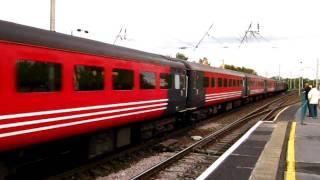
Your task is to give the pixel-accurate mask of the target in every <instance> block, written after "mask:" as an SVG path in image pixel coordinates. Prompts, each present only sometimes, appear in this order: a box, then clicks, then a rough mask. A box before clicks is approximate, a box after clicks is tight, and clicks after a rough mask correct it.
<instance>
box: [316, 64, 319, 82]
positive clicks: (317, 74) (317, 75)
mask: <svg viewBox="0 0 320 180" xmlns="http://www.w3.org/2000/svg"><path fill="white" fill-rule="evenodd" d="M316 69H317V72H316V87H317V88H318V83H319V82H318V77H319V59H318V58H317V67H316Z"/></svg>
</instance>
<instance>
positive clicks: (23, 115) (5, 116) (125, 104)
mask: <svg viewBox="0 0 320 180" xmlns="http://www.w3.org/2000/svg"><path fill="white" fill-rule="evenodd" d="M167 101H168V99H158V100H151V101H136V102H127V103H117V104H107V105H97V106H86V107H78V108H69V109H58V110H49V111H38V112H28V113H18V114H8V115H0V120H4V119H13V118H22V117H30V116H40V115H49V114H57V113H67V112H76V111H84V110H93V109H103V108H111V107H121V106H130V105H139V104H148V103H157V102H167Z"/></svg>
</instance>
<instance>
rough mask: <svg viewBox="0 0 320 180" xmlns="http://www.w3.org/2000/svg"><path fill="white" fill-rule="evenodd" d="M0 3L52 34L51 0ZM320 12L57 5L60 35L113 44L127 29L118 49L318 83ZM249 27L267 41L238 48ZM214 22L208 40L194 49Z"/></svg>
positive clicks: (271, 3)
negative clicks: (179, 56)
mask: <svg viewBox="0 0 320 180" xmlns="http://www.w3.org/2000/svg"><path fill="white" fill-rule="evenodd" d="M0 2H1V6H0V19H1V20H6V21H11V22H15V23H20V24H25V25H29V26H33V27H38V28H42V29H49V27H50V26H49V22H50V21H49V19H50V0H27V1H22V0H0ZM319 7H320V6H319V2H318V1H316V0H308V1H302V0H299V1H298V0H241V1H239V0H223V1H221V0H220V1H218V0H158V1H151V0H134V1H133V0H107V1H106V0H56V31H57V32H60V33H65V34H71V31H73V34H74V35H75V36H80V37H84V38H89V39H94V40H98V41H102V42H106V43H113V42H114V40H115V38H116V36H117V34H118V33H119V31H120V29H121V28H123V29H126V31H127V32H126V40H118V41H117V43H116V44H117V45H120V46H126V47H130V48H134V49H139V50H143V51H147V52H153V53H159V54H163V55H170V56H175V54H176V53H177V52H181V53H184V54H186V55H187V56H188V57H189V59H190V60H192V61H197V60H198V59H199V58H201V57H207V58H208V59H209V61H210V62H211V64H212V65H213V66H220V65H221V63H222V61H224V62H225V63H226V64H233V65H237V66H245V67H249V68H254V69H256V70H257V72H258V73H259V74H260V75H263V76H266V75H267V76H268V77H270V76H276V75H278V71H279V65H280V67H281V68H280V73H281V76H283V77H288V76H295V77H297V76H299V75H300V74H303V75H304V76H306V77H309V78H314V77H315V74H316V59H317V58H320V22H319V17H320V11H319ZM250 23H252V24H253V30H256V24H257V23H259V24H260V35H261V36H262V37H260V38H258V39H254V38H249V39H248V42H247V43H244V44H243V45H241V47H240V48H239V44H240V39H241V37H242V36H243V35H244V33H245V31H246V29H247V28H248V26H249V24H250ZM211 24H213V27H212V29H211V30H210V31H209V36H206V37H205V38H204V40H203V42H202V43H201V44H200V45H199V47H198V48H197V49H195V48H193V47H194V46H195V45H196V44H197V43H198V41H199V40H200V39H201V37H202V36H203V35H204V34H205V32H206V31H207V30H208V28H209V27H210V25H211ZM0 28H1V27H0ZM78 28H81V29H85V30H88V31H89V33H88V34H85V33H81V32H80V33H79V32H77V31H76V29H78ZM121 35H122V36H124V32H122V33H121ZM181 47H186V49H181ZM300 61H302V65H301V64H300Z"/></svg>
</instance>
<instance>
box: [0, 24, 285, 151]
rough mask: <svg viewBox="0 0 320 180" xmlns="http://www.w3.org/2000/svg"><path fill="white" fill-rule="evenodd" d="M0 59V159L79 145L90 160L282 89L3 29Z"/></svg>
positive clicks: (79, 41) (73, 40) (152, 57)
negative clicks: (61, 145)
mask: <svg viewBox="0 0 320 180" xmlns="http://www.w3.org/2000/svg"><path fill="white" fill-rule="evenodd" d="M0 52H1V53H0V84H1V85H0V99H1V101H0V107H1V108H0V152H1V153H0V156H1V154H6V153H8V152H20V151H22V150H25V149H33V148H38V147H39V146H41V145H43V144H48V143H49V144H50V143H51V142H52V143H54V142H64V141H65V140H67V139H68V140H70V139H72V138H76V137H81V138H83V140H82V141H81V142H82V143H83V144H82V145H85V146H77V148H81V147H83V148H88V152H89V154H90V157H96V156H98V155H100V154H102V153H105V152H110V151H113V150H115V149H118V148H121V147H125V146H127V145H129V144H131V143H132V142H133V141H135V140H136V139H147V138H150V137H152V136H154V135H156V134H157V133H159V132H162V131H167V130H169V129H172V127H173V126H176V125H178V126H179V125H182V124H184V123H187V122H190V121H196V120H198V119H200V118H201V117H203V116H209V115H213V114H215V113H217V112H219V111H220V110H229V109H232V108H234V107H236V106H240V105H242V104H244V103H246V102H250V101H253V100H258V99H260V98H262V97H265V96H269V95H271V94H274V93H277V92H282V91H285V90H286V89H287V85H286V84H285V83H284V82H280V81H276V80H273V79H267V78H264V77H261V76H256V75H249V74H245V73H241V72H235V71H231V70H225V69H220V68H213V67H210V66H206V65H201V64H197V63H193V62H189V61H183V60H179V59H175V58H171V57H166V56H162V55H157V54H152V53H147V52H142V51H138V50H133V49H129V48H124V47H119V46H114V45H110V44H106V43H102V42H97V41H93V40H88V39H83V38H79V37H74V36H70V35H65V34H61V33H57V32H51V31H47V30H42V29H37V28H33V27H28V26H24V25H19V24H15V23H11V22H5V21H0ZM66 142H67V141H66ZM68 142H69V141H68Z"/></svg>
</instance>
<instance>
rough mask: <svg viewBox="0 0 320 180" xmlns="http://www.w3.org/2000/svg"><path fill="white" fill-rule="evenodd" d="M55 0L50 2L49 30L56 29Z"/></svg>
mask: <svg viewBox="0 0 320 180" xmlns="http://www.w3.org/2000/svg"><path fill="white" fill-rule="evenodd" d="M55 16H56V0H51V3H50V31H56V26H55V24H56V17H55Z"/></svg>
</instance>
